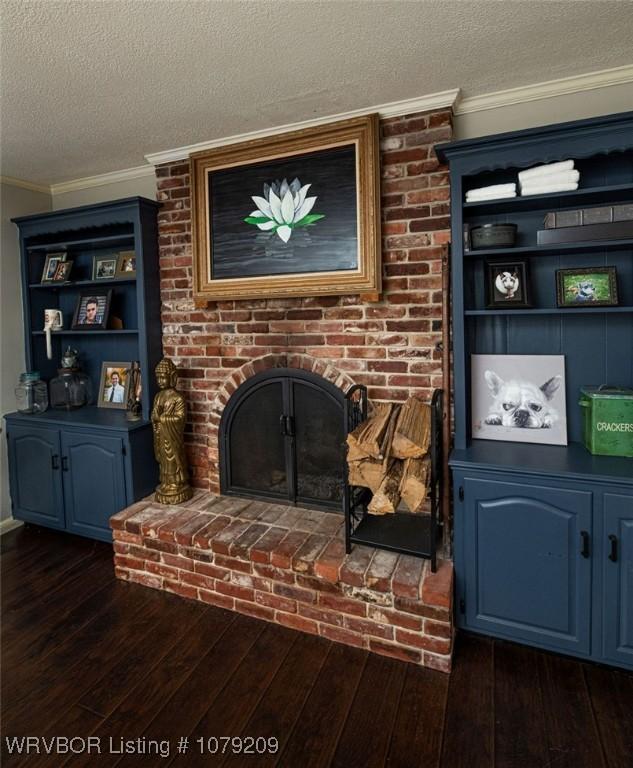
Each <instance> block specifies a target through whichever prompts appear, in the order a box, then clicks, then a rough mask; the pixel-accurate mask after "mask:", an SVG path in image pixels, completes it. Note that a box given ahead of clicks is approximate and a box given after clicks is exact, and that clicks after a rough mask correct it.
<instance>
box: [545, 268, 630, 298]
mask: <svg viewBox="0 0 633 768" xmlns="http://www.w3.org/2000/svg"><path fill="white" fill-rule="evenodd" d="M556 303H557V305H558V306H559V307H561V308H566V307H617V305H618V278H617V270H616V268H615V267H587V268H582V269H559V270H557V271H556Z"/></svg>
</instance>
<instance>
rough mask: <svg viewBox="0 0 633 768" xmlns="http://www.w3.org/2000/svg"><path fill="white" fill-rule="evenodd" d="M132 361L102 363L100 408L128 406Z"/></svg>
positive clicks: (98, 403) (123, 407)
mask: <svg viewBox="0 0 633 768" xmlns="http://www.w3.org/2000/svg"><path fill="white" fill-rule="evenodd" d="M131 368H132V363H131V362H130V363H110V362H105V361H104V362H103V363H102V364H101V380H100V382H99V397H98V398H97V405H98V407H99V408H120V409H121V410H124V409H125V408H127V398H128V393H129V389H130V370H131Z"/></svg>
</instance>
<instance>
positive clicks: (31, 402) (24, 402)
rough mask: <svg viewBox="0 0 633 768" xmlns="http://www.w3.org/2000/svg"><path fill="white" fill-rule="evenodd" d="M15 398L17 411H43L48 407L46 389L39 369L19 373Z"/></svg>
mask: <svg viewBox="0 0 633 768" xmlns="http://www.w3.org/2000/svg"><path fill="white" fill-rule="evenodd" d="M15 399H16V401H17V408H18V412H19V413H43V412H44V411H45V410H46V409H47V408H48V389H47V388H46V382H45V381H42V380H41V379H40V374H39V371H30V372H28V373H21V374H20V381H19V383H18V386H17V387H16V388H15Z"/></svg>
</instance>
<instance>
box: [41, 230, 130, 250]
mask: <svg viewBox="0 0 633 768" xmlns="http://www.w3.org/2000/svg"><path fill="white" fill-rule="evenodd" d="M118 243H120V244H123V243H128V244H129V246H130V247H132V248H133V246H134V233H132V232H130V234H129V235H105V236H104V237H86V238H77V239H76V240H73V239H69V240H58V241H56V242H51V243H38V244H37V245H27V246H26V250H27V251H28V252H29V253H32V252H34V251H55V250H58V249H64V248H77V247H79V246H81V245H89V246H92V247H93V248H109V247H112V246H115V245H117V244H118Z"/></svg>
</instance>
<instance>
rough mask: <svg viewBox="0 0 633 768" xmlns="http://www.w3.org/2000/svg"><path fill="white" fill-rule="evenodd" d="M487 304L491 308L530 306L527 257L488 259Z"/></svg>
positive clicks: (486, 266)
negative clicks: (502, 259)
mask: <svg viewBox="0 0 633 768" xmlns="http://www.w3.org/2000/svg"><path fill="white" fill-rule="evenodd" d="M485 269H486V305H487V307H488V308H489V309H493V308H504V309H510V308H512V307H516V308H517V309H520V308H525V307H529V306H531V305H530V294H529V291H530V286H529V277H528V275H529V270H528V262H527V260H526V259H514V260H512V261H486V264H485Z"/></svg>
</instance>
